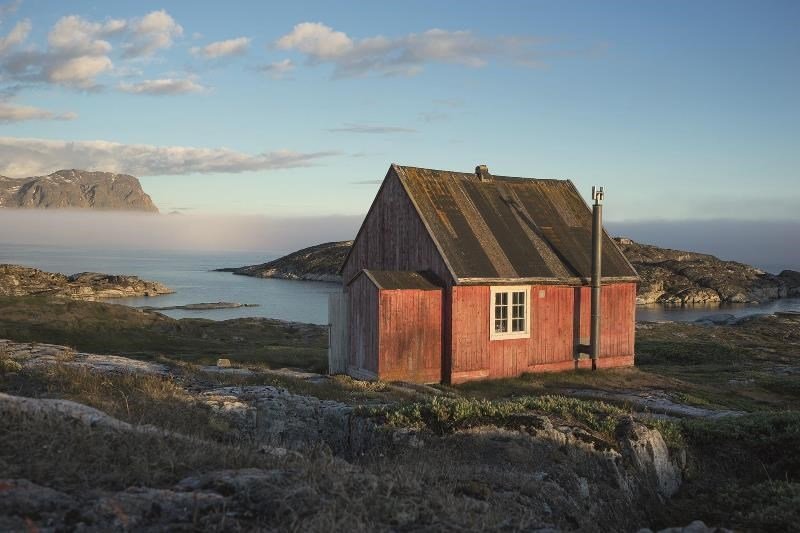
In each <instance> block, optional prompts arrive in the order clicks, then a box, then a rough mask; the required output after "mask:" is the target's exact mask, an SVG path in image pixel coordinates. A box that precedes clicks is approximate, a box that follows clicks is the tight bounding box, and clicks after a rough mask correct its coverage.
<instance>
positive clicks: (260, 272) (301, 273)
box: [215, 241, 353, 283]
mask: <svg viewBox="0 0 800 533" xmlns="http://www.w3.org/2000/svg"><path fill="white" fill-rule="evenodd" d="M352 245H353V241H340V242H326V243H323V244H318V245H316V246H310V247H308V248H303V249H302V250H298V251H296V252H293V253H291V254H289V255H285V256H283V257H280V258H278V259H275V260H273V261H269V262H267V263H261V264H258V265H248V266H243V267H233V268H219V269H217V270H215V272H232V273H233V274H237V275H239V276H252V277H255V278H278V279H290V280H300V281H324V282H329V283H341V282H342V277H341V276H340V275H339V267H340V266H341V265H342V263H343V262H344V260H345V258H346V257H347V254H348V252H349V251H350V247H351V246H352Z"/></svg>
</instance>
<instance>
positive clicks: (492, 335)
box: [489, 285, 531, 340]
mask: <svg viewBox="0 0 800 533" xmlns="http://www.w3.org/2000/svg"><path fill="white" fill-rule="evenodd" d="M504 292H505V293H508V300H507V301H508V308H509V310H508V313H507V315H506V322H507V324H508V331H505V332H496V331H495V330H494V321H495V303H494V302H495V295H496V294H500V293H504ZM514 292H524V293H525V307H524V308H523V309H524V312H525V316H524V319H525V330H524V331H511V329H512V328H511V320H512V315H513V312H512V303H513V301H514V300H513V298H514V297H513V296H512V294H511V293H514ZM530 336H531V288H530V286H529V285H498V286H495V287H492V288H491V291H490V297H489V340H507V339H527V338H530Z"/></svg>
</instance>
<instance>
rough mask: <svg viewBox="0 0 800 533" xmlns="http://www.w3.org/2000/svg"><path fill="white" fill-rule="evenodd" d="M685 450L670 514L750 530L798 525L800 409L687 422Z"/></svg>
mask: <svg viewBox="0 0 800 533" xmlns="http://www.w3.org/2000/svg"><path fill="white" fill-rule="evenodd" d="M681 430H682V433H683V436H684V439H685V441H686V443H687V449H688V450H689V453H690V456H689V458H690V465H689V466H690V468H689V469H688V472H687V474H688V475H687V477H688V479H687V480H686V482H685V483H684V487H683V489H682V490H681V492H680V493H679V494H678V497H677V498H674V499H673V500H672V502H671V506H672V507H673V509H674V511H673V512H674V513H675V514H678V515H683V516H688V515H690V514H692V515H693V516H696V517H698V518H701V519H703V520H704V521H706V523H713V524H727V525H729V526H734V527H736V528H737V529H745V530H752V531H787V530H794V531H796V530H797V528H798V524H800V454H798V450H800V412H797V411H784V412H775V413H758V414H753V415H747V416H742V417H733V418H728V419H723V420H716V421H707V420H686V421H683V422H682V424H681Z"/></svg>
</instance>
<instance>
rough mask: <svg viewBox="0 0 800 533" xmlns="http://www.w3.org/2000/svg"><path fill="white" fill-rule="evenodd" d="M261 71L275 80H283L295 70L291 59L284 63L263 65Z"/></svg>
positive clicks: (277, 62)
mask: <svg viewBox="0 0 800 533" xmlns="http://www.w3.org/2000/svg"><path fill="white" fill-rule="evenodd" d="M259 70H261V71H262V72H264V73H266V74H267V75H268V76H269V77H271V78H272V79H274V80H281V79H284V78H286V77H287V76H288V75H289V73H290V72H291V71H293V70H294V63H293V62H292V60H291V59H284V60H282V61H276V62H275V63H270V64H269V65H262V66H261V67H260V68H259Z"/></svg>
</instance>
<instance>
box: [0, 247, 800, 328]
mask: <svg viewBox="0 0 800 533" xmlns="http://www.w3.org/2000/svg"><path fill="white" fill-rule="evenodd" d="M278 256H279V254H269V253H263V252H257V251H248V252H219V251H216V252H199V251H171V250H131V249H117V250H115V249H108V248H103V249H99V248H75V247H59V246H40V245H36V246H31V245H20V244H3V243H0V263H11V264H18V265H24V266H30V267H34V268H39V269H42V270H46V271H49V272H61V273H63V274H67V275H69V274H75V273H77V272H102V273H105V274H124V275H134V276H139V277H140V278H142V279H146V280H151V281H159V282H161V283H163V284H164V285H166V286H168V287H170V288H171V289H173V290H174V291H175V294H169V295H164V296H155V297H142V298H123V299H115V300H108V301H109V302H110V303H115V304H119V305H128V306H132V307H140V306H154V307H169V306H175V305H187V304H195V303H207V302H236V303H242V304H257V307H241V308H237V309H211V310H202V311H200V310H184V309H176V310H168V311H160V312H162V313H164V314H165V315H168V316H171V317H173V318H187V317H194V318H207V319H211V320H227V319H231V318H242V317H268V318H277V319H281V320H290V321H295V322H307V323H312V324H327V323H328V295H329V294H330V293H332V292H337V291H339V290H341V287H340V286H339V285H338V284H335V283H323V282H318V281H292V280H282V279H268V278H267V279H262V278H252V277H248V276H237V275H234V274H232V273H230V272H214V269H217V268H227V267H239V266H244V265H253V264H258V263H264V262H266V261H269V260H271V259H275V258H276V257H278ZM775 311H798V312H800V298H786V299H781V300H774V301H771V302H766V303H764V304H758V305H751V304H726V305H697V306H674V305H672V306H665V305H659V304H654V305H648V306H639V307H638V308H637V310H636V319H637V320H646V321H661V320H674V321H693V320H698V319H700V318H703V317H707V316H709V315H719V314H731V315H734V316H737V317H738V316H746V315H752V314H758V313H774V312H775Z"/></svg>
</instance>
